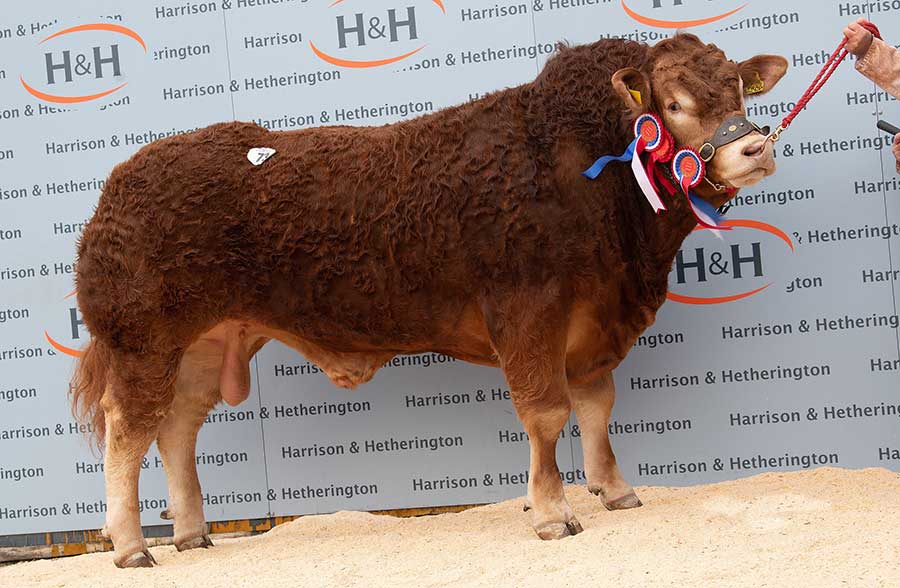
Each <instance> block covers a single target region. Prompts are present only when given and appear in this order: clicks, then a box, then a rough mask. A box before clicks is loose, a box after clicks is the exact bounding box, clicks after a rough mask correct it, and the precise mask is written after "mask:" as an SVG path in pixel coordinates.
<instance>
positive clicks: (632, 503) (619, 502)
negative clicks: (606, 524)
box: [603, 492, 644, 510]
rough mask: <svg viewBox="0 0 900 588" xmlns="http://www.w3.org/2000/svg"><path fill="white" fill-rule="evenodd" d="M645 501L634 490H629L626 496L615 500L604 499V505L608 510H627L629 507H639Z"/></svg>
mask: <svg viewBox="0 0 900 588" xmlns="http://www.w3.org/2000/svg"><path fill="white" fill-rule="evenodd" d="M643 505H644V503H643V502H641V499H640V498H638V497H637V494H635V493H634V492H629V493H628V494H626V495H625V496H621V497H619V498H616V499H615V500H606V499H604V500H603V506H605V507H606V510H625V509H627V508H637V507H639V506H643Z"/></svg>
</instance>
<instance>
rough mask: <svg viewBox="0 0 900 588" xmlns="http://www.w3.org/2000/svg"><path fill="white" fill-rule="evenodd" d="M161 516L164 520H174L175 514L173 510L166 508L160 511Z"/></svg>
mask: <svg viewBox="0 0 900 588" xmlns="http://www.w3.org/2000/svg"><path fill="white" fill-rule="evenodd" d="M159 518H161V519H162V520H164V521H174V520H175V515H173V514H172V512H171V511H170V510H169V509H168V508H167V509H166V510H164V511H162V512H161V513H159Z"/></svg>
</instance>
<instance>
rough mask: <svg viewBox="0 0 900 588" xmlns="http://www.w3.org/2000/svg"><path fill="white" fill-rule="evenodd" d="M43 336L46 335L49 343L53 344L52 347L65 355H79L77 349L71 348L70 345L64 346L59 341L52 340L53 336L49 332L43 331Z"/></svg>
mask: <svg viewBox="0 0 900 588" xmlns="http://www.w3.org/2000/svg"><path fill="white" fill-rule="evenodd" d="M44 337H46V338H47V341H48V342H49V343H50V345H53V348H54V349H56V350H57V351H59V352H60V353H65V354H66V355H71V356H72V357H81V352H80V351H78V350H77V349H72V348H71V347H66V346H65V345H63V344H61V343H57V342H56V341H54V340H53V337H51V336H50V334H49V333H47V331H44Z"/></svg>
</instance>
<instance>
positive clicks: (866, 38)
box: [844, 18, 875, 59]
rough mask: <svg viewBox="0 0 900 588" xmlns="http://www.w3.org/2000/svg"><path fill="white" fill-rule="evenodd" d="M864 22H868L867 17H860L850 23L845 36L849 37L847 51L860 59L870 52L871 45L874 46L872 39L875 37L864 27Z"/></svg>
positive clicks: (845, 30)
mask: <svg viewBox="0 0 900 588" xmlns="http://www.w3.org/2000/svg"><path fill="white" fill-rule="evenodd" d="M864 22H866V19H864V18H860V19H859V20H857V21H856V22H851V23H850V24H848V25H847V28H845V29H844V37H846V38H847V51H849V52H850V53H852V54H853V55H856V57H858V58H860V59H862V58H863V57H865V56H866V53H868V52H869V47H871V46H872V39H874V38H875V37H874V35H872V33H870V32H869V31H867V30H866V29H864V28H863V27H862V23H864Z"/></svg>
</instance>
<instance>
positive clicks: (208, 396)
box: [156, 344, 222, 551]
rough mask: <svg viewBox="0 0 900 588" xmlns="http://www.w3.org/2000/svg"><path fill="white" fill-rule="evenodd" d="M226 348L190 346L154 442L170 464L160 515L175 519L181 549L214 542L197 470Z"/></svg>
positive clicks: (164, 465)
mask: <svg viewBox="0 0 900 588" xmlns="http://www.w3.org/2000/svg"><path fill="white" fill-rule="evenodd" d="M221 365H222V351H221V347H220V346H216V345H214V344H200V345H194V346H192V347H191V348H190V349H189V350H188V351H187V352H186V353H185V355H184V359H182V361H181V367H180V368H179V370H178V380H177V381H176V385H175V400H174V402H173V403H172V411H171V412H170V413H169V415H168V416H167V417H166V418H165V420H164V421H163V422H162V424H161V426H160V428H159V436H158V437H157V439H156V445H157V447H158V448H159V454H160V456H161V457H162V461H163V467H164V468H165V470H166V480H167V482H168V486H169V508H168V509H166V510H165V511H164V512H163V513H162V514H161V515H160V516H162V517H163V518H165V519H174V524H175V529H174V531H175V532H174V535H175V537H174V541H175V548H176V549H178V551H184V550H186V549H193V548H196V547H210V546H211V545H212V541H210V539H209V535H208V529H207V525H206V517H205V516H204V514H203V496H202V494H201V490H200V478H199V477H198V475H197V460H196V450H197V434H198V433H199V432H200V427H201V426H202V425H203V421H204V420H205V419H206V415H207V414H209V411H210V409H211V408H212V407H213V405H215V403H216V400H217V398H218V394H219V392H218V383H219V371H220V367H221Z"/></svg>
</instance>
